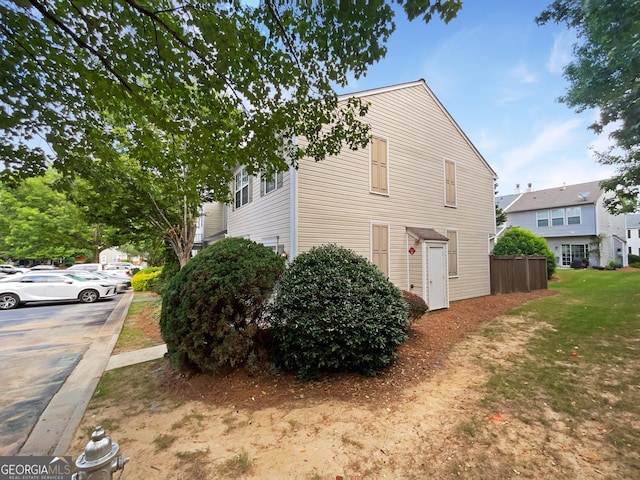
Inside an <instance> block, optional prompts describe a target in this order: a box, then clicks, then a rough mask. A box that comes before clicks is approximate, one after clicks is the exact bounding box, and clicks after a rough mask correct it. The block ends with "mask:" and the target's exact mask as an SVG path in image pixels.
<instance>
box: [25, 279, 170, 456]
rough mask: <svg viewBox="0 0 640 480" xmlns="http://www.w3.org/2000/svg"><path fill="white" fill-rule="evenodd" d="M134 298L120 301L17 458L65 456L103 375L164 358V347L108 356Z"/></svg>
mask: <svg viewBox="0 0 640 480" xmlns="http://www.w3.org/2000/svg"><path fill="white" fill-rule="evenodd" d="M133 296H134V294H133V291H129V292H127V293H125V294H124V295H123V297H122V298H121V299H120V302H119V303H118V305H117V306H116V308H115V309H114V310H113V312H111V315H109V318H107V321H106V322H105V323H104V325H103V326H102V327H101V329H100V331H99V332H98V336H97V338H96V339H95V340H94V341H93V342H92V343H91V346H90V347H89V349H88V350H87V351H86V352H85V354H84V355H83V357H82V359H81V360H80V362H79V363H78V365H77V366H76V368H75V369H74V370H73V372H71V374H70V375H69V377H68V378H67V380H66V381H65V382H64V384H63V385H62V387H60V390H58V392H57V393H56V394H55V396H54V397H53V398H52V399H51V401H50V402H49V404H48V405H47V407H46V408H45V410H44V412H42V415H40V418H39V420H38V422H37V423H36V425H35V426H34V427H33V430H32V431H31V433H30V434H29V437H28V438H27V440H26V442H25V443H24V445H23V446H22V448H21V449H20V452H19V453H18V455H24V456H27V455H57V456H63V455H66V454H67V451H68V449H69V445H71V441H72V440H73V437H74V435H75V432H76V429H77V428H78V425H79V424H80V421H81V420H82V417H83V416H84V413H85V411H86V409H87V405H88V404H89V401H90V400H91V397H92V396H93V393H94V392H95V390H96V387H97V386H98V382H99V381H100V379H101V378H102V374H103V373H104V372H105V371H106V370H111V369H114V368H120V367H124V366H127V365H133V364H136V363H141V362H148V361H150V360H155V359H157V358H162V357H163V356H164V353H165V352H166V351H167V348H166V345H158V346H155V347H151V348H145V349H143V350H139V351H134V352H127V353H122V354H119V355H114V356H111V352H112V351H113V348H114V347H115V345H116V342H117V341H118V337H119V336H120V332H121V331H122V326H123V325H124V320H125V318H126V317H127V313H128V312H129V306H130V305H131V302H132V301H133ZM80 453H82V452H77V454H78V455H79V454H80Z"/></svg>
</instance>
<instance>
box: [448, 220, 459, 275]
mask: <svg viewBox="0 0 640 480" xmlns="http://www.w3.org/2000/svg"><path fill="white" fill-rule="evenodd" d="M446 236H447V238H448V239H449V258H448V260H449V276H450V277H456V276H457V275H458V232H457V231H456V230H447V233H446Z"/></svg>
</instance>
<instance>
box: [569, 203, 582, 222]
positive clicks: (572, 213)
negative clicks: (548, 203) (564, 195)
mask: <svg viewBox="0 0 640 480" xmlns="http://www.w3.org/2000/svg"><path fill="white" fill-rule="evenodd" d="M581 223H582V217H581V210H580V207H571V208H567V225H580V224H581Z"/></svg>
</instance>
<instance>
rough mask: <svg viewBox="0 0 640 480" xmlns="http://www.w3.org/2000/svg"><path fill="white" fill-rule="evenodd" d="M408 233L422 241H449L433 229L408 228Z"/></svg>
mask: <svg viewBox="0 0 640 480" xmlns="http://www.w3.org/2000/svg"><path fill="white" fill-rule="evenodd" d="M407 232H409V233H411V234H413V235H415V236H416V237H418V238H419V239H420V240H428V241H434V240H435V241H438V242H448V241H449V239H448V238H447V237H445V236H444V235H442V234H441V233H438V232H436V231H435V230H434V229H433V228H420V227H407Z"/></svg>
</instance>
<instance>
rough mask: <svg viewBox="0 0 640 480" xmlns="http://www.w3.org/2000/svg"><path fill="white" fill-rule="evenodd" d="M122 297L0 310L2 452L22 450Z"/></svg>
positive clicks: (1, 453)
mask: <svg viewBox="0 0 640 480" xmlns="http://www.w3.org/2000/svg"><path fill="white" fill-rule="evenodd" d="M120 298H121V296H118V297H116V298H114V299H111V300H102V301H98V302H96V303H92V304H82V303H76V302H60V303H44V304H30V305H28V306H21V307H19V308H17V309H14V310H5V311H0V385H2V397H1V398H0V456H8V455H15V454H17V453H18V452H19V451H20V449H21V447H22V445H23V444H24V443H25V441H26V439H27V438H28V436H29V434H30V432H31V431H32V429H33V428H34V425H35V424H36V423H37V422H38V419H39V418H40V415H41V414H42V412H43V411H44V409H45V408H46V407H47V405H48V404H49V402H50V401H51V399H52V398H53V396H54V395H55V394H56V392H58V390H59V389H60V387H61V386H62V385H63V384H64V382H65V380H66V379H67V377H68V376H69V375H70V374H71V372H72V371H73V370H74V368H75V367H76V366H77V365H78V362H79V361H80V360H81V359H82V357H83V355H84V354H85V352H86V351H87V350H88V349H89V347H90V346H91V344H92V342H93V341H94V340H95V338H96V336H97V335H98V332H99V331H100V328H101V327H102V326H103V325H104V323H105V321H106V320H107V318H108V317H109V315H110V314H111V312H112V311H113V310H114V308H115V307H116V306H117V305H118V302H119V299H120ZM42 454H46V452H43V453H42Z"/></svg>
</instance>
